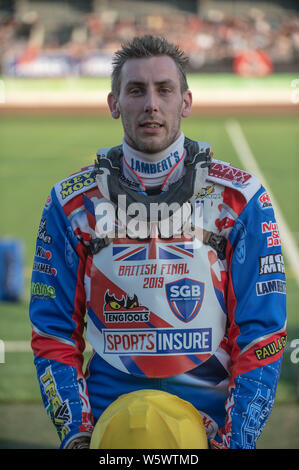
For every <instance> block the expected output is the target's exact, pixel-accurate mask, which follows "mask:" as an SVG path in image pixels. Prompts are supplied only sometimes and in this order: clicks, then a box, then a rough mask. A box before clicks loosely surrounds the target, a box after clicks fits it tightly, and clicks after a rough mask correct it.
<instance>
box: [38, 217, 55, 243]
mask: <svg viewBox="0 0 299 470" xmlns="http://www.w3.org/2000/svg"><path fill="white" fill-rule="evenodd" d="M46 224H47V221H46V219H42V220H41V221H40V224H39V227H38V232H37V239H38V240H40V241H42V242H44V243H46V244H47V245H50V244H51V243H52V237H51V235H49V234H48V233H47V228H46Z"/></svg>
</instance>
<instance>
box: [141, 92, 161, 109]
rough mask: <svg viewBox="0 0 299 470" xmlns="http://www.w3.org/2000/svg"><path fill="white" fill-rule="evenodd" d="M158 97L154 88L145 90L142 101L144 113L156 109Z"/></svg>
mask: <svg viewBox="0 0 299 470" xmlns="http://www.w3.org/2000/svg"><path fill="white" fill-rule="evenodd" d="M158 108H159V105H158V99H157V95H156V93H155V91H154V90H150V89H148V90H147V93H146V95H145V101H144V111H145V112H146V113H152V112H155V111H158Z"/></svg>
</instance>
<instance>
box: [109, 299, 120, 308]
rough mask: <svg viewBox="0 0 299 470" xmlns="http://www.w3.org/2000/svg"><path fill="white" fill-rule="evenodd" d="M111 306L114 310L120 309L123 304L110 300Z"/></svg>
mask: <svg viewBox="0 0 299 470" xmlns="http://www.w3.org/2000/svg"><path fill="white" fill-rule="evenodd" d="M110 307H111V308H113V310H119V309H120V308H121V305H120V304H119V303H118V302H116V301H114V300H112V302H110Z"/></svg>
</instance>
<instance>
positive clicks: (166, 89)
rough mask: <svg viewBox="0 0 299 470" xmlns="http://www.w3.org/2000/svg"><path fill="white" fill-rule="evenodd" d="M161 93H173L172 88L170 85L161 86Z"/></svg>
mask: <svg viewBox="0 0 299 470" xmlns="http://www.w3.org/2000/svg"><path fill="white" fill-rule="evenodd" d="M159 91H160V93H161V95H168V94H169V93H171V91H172V90H171V88H168V87H162V88H160V90H159Z"/></svg>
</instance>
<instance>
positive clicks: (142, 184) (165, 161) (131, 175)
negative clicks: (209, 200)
mask: <svg viewBox="0 0 299 470" xmlns="http://www.w3.org/2000/svg"><path fill="white" fill-rule="evenodd" d="M123 152H124V158H123V162H122V167H123V177H124V181H126V180H127V181H129V182H131V183H133V186H135V187H136V189H137V190H138V189H139V190H141V191H142V190H143V191H145V190H146V189H147V188H149V189H152V188H157V187H161V190H166V189H167V186H168V185H169V184H170V183H174V182H175V181H177V180H178V179H179V178H180V177H181V176H182V175H183V170H184V162H183V161H184V134H183V132H181V133H180V135H179V137H178V138H177V139H176V140H175V142H173V143H172V144H171V145H170V146H169V147H167V148H166V149H164V150H162V151H161V152H157V153H153V154H147V153H144V152H140V151H138V150H135V149H133V148H132V147H130V146H129V145H128V144H127V143H126V141H125V140H123Z"/></svg>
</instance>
